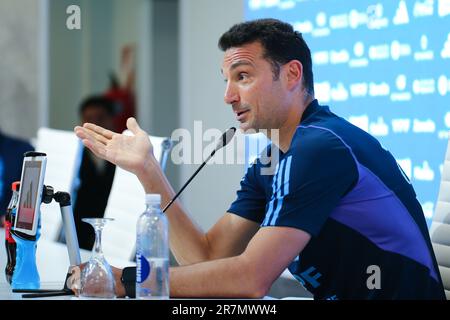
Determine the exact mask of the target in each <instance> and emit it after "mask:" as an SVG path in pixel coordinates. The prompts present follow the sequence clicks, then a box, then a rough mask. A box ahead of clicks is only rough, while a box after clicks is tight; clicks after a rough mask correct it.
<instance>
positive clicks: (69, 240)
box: [13, 186, 81, 298]
mask: <svg viewBox="0 0 450 320" xmlns="http://www.w3.org/2000/svg"><path fill="white" fill-rule="evenodd" d="M52 200H55V201H56V202H57V203H59V207H60V210H61V216H62V220H63V226H64V232H65V235H66V244H67V252H68V254H69V262H70V266H69V270H68V272H67V275H66V280H65V281H64V287H63V289H61V290H52V289H49V290H47V289H14V290H13V292H15V293H25V294H23V295H22V298H43V297H54V296H70V295H74V293H73V291H72V290H71V289H70V287H69V285H68V282H69V281H68V280H69V278H70V277H71V276H72V275H73V273H74V272H77V269H78V267H77V266H78V265H80V264H81V257H80V247H79V245H78V237H77V232H76V229H75V221H74V219H73V212H72V204H71V200H70V194H69V193H68V192H56V193H54V192H53V187H51V186H44V190H43V195H42V202H43V203H45V204H49V203H51V202H52ZM78 270H79V269H78Z"/></svg>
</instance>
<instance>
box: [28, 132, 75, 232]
mask: <svg viewBox="0 0 450 320" xmlns="http://www.w3.org/2000/svg"><path fill="white" fill-rule="evenodd" d="M35 147H36V150H37V151H39V152H45V153H46V154H47V168H46V171H45V179H44V184H45V185H47V186H52V187H53V188H54V190H55V192H56V191H65V192H69V193H70V194H73V188H74V181H75V180H76V177H77V176H78V170H79V167H80V162H81V157H80V155H81V150H82V144H81V141H80V140H79V139H78V138H77V137H76V135H75V133H74V132H73V131H64V130H56V129H50V128H44V127H43V128H40V129H39V130H38V133H37V139H36V144H35ZM41 226H42V227H41V228H42V229H41V234H42V237H43V238H46V239H49V240H53V241H56V240H57V239H58V237H59V232H60V230H61V228H62V217H61V211H60V208H59V204H58V203H56V202H55V201H52V202H51V203H50V204H43V205H41Z"/></svg>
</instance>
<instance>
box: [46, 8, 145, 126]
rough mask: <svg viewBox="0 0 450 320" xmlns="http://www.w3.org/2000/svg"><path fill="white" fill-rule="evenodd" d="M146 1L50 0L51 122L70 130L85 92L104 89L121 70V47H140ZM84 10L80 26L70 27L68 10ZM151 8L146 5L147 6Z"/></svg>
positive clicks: (96, 91)
mask: <svg viewBox="0 0 450 320" xmlns="http://www.w3.org/2000/svg"><path fill="white" fill-rule="evenodd" d="M146 2H148V0H128V1H126V2H125V1H123V0H95V1H92V0H74V1H72V0H49V16H50V19H49V20H50V28H49V43H50V76H49V78H50V80H49V82H50V85H49V87H50V89H49V92H50V94H49V113H50V120H49V125H50V127H52V128H57V129H63V130H72V128H73V126H74V125H76V124H77V123H78V121H79V117H78V106H79V103H80V101H81V99H82V98H84V97H85V96H86V95H90V94H94V93H101V92H104V91H105V90H106V89H107V88H108V85H109V78H108V75H109V73H110V72H111V71H118V70H119V61H120V48H121V47H122V46H123V45H124V44H128V43H136V44H137V45H138V46H139V44H140V43H139V35H140V33H139V27H140V25H139V21H140V19H139V17H140V14H141V11H142V7H143V6H144V5H143V4H144V3H146ZM71 4H75V5H78V6H80V8H81V20H82V25H81V30H68V29H67V28H66V19H67V17H68V15H67V13H66V8H67V7H68V6H69V5H71ZM146 9H148V8H146Z"/></svg>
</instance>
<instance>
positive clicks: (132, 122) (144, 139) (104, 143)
mask: <svg viewBox="0 0 450 320" xmlns="http://www.w3.org/2000/svg"><path fill="white" fill-rule="evenodd" d="M127 128H128V129H129V130H130V131H131V132H132V133H133V134H134V135H133V136H128V135H124V134H120V133H115V132H112V131H110V130H107V129H105V128H102V127H99V126H97V125H95V124H92V123H85V124H84V125H83V127H80V126H77V127H75V129H74V131H75V134H76V135H77V137H78V138H80V139H81V140H82V141H83V144H84V145H85V146H86V147H87V148H88V149H89V150H91V151H92V152H93V153H94V154H95V155H96V156H98V157H100V158H102V159H105V160H107V161H109V162H112V163H113V164H115V165H117V166H119V167H121V168H122V169H124V170H127V171H130V172H132V173H134V174H136V175H138V176H139V174H141V173H142V172H143V171H144V169H145V167H146V166H147V164H148V163H149V162H150V161H151V160H154V156H153V146H152V144H151V142H150V139H149V138H148V134H147V133H146V132H145V131H144V130H142V129H141V128H140V127H139V125H138V123H137V121H136V119H134V118H129V119H128V120H127Z"/></svg>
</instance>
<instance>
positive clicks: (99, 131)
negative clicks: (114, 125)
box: [83, 122, 115, 140]
mask: <svg viewBox="0 0 450 320" xmlns="http://www.w3.org/2000/svg"><path fill="white" fill-rule="evenodd" d="M83 128H85V129H88V130H90V131H91V132H94V133H96V134H98V135H100V136H103V137H105V138H106V139H108V140H109V139H112V137H113V136H114V134H115V133H114V132H112V131H111V130H108V129H105V128H103V127H100V126H97V125H95V124H93V123H88V122H86V123H85V124H83Z"/></svg>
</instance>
